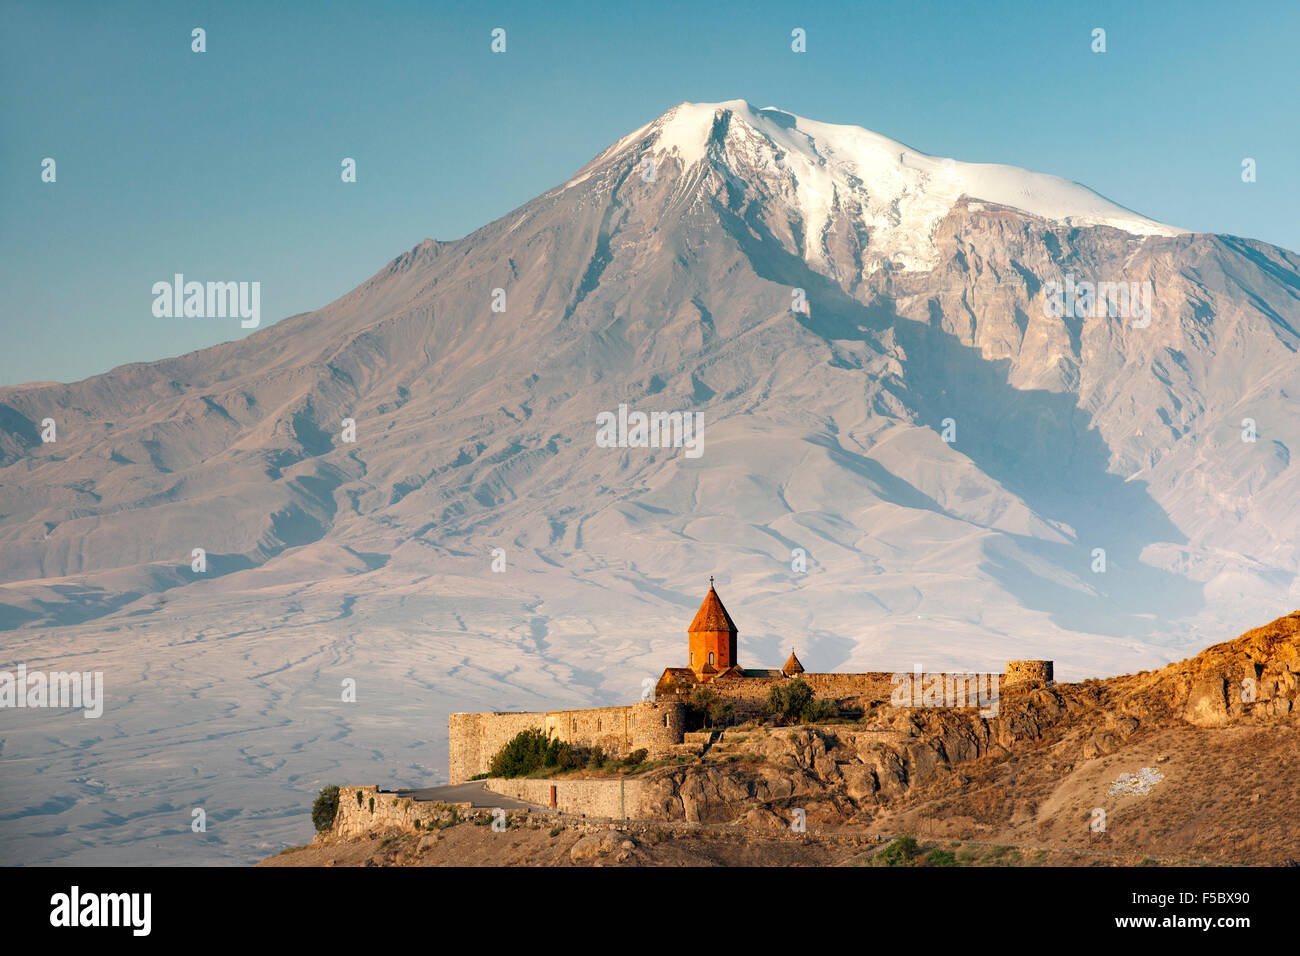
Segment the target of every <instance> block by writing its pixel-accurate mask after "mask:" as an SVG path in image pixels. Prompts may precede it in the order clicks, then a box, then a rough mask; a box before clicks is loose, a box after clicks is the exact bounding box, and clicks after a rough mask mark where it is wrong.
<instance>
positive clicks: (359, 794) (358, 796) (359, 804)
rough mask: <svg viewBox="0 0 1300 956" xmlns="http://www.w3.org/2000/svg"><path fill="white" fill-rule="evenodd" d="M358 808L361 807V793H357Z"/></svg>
mask: <svg viewBox="0 0 1300 956" xmlns="http://www.w3.org/2000/svg"><path fill="white" fill-rule="evenodd" d="M357 806H361V791H360V790H358V791H357Z"/></svg>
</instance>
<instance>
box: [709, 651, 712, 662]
mask: <svg viewBox="0 0 1300 956" xmlns="http://www.w3.org/2000/svg"><path fill="white" fill-rule="evenodd" d="M709 663H710V664H712V663H713V651H709Z"/></svg>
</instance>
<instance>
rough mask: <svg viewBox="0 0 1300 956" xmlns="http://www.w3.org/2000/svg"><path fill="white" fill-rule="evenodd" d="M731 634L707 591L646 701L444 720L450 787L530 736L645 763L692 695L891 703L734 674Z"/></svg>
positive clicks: (852, 685) (1028, 672) (1013, 675)
mask: <svg viewBox="0 0 1300 956" xmlns="http://www.w3.org/2000/svg"><path fill="white" fill-rule="evenodd" d="M710 585H712V579H710ZM738 633H739V631H738V630H737V629H736V625H735V622H734V621H732V619H731V615H730V614H728V613H727V609H726V608H725V607H723V606H722V601H721V599H720V598H719V597H718V594H717V592H716V591H715V590H714V589H713V587H712V586H710V587H709V593H708V595H707V596H706V597H705V599H704V603H703V604H702V605H701V606H700V610H699V612H698V613H697V614H696V615H695V620H694V621H692V622H691V626H690V627H689V628H688V629H687V637H688V647H687V660H688V666H687V667H669V668H667V669H666V670H665V671H664V673H663V676H662V677H660V678H659V683H658V685H656V687H655V700H654V701H643V702H640V703H636V704H632V705H631V706H628V707H597V708H594V709H589V710H552V711H547V712H545V713H523V714H520V713H485V714H451V715H449V716H448V718H447V731H448V736H449V738H450V758H449V763H450V767H449V770H450V777H451V782H452V783H453V784H455V783H462V782H464V781H466V780H469V779H470V778H472V777H476V776H480V775H483V774H486V773H487V772H488V768H489V766H490V765H491V763H492V758H493V757H494V756H496V754H497V752H498V751H499V750H500V749H501V748H502V746H504V745H505V744H506V743H507V742H508V741H510V740H511V739H513V738H514V737H515V736H516V735H517V734H519V733H521V732H522V731H525V730H529V729H531V728H537V729H538V730H540V731H542V732H543V733H544V734H546V736H547V737H548V738H554V739H558V740H564V741H567V742H569V743H572V744H574V745H576V746H581V747H600V748H601V749H602V750H604V751H605V752H606V753H608V754H619V755H622V754H628V753H631V752H632V751H634V750H639V749H641V748H644V749H645V750H646V751H647V752H648V754H649V755H650V756H653V757H660V756H666V755H668V754H670V753H673V752H675V751H674V748H677V747H679V745H681V744H682V743H683V740H684V734H685V732H686V703H687V701H688V700H689V699H690V697H691V695H692V694H693V693H694V692H695V690H696V689H697V688H699V687H707V688H708V689H709V690H711V691H712V692H713V693H714V694H715V695H716V696H718V697H720V698H722V699H723V700H726V701H729V702H731V703H732V704H733V707H734V710H735V713H736V716H737V717H738V718H740V719H742V720H743V719H746V718H750V717H755V716H758V715H759V714H761V713H762V712H763V708H764V705H765V704H766V703H767V698H768V694H769V693H770V692H771V690H772V688H773V687H775V686H777V685H779V684H782V683H785V682H787V681H791V680H796V679H797V680H802V681H803V682H804V683H806V684H808V685H809V686H810V687H811V688H812V691H813V694H814V695H815V696H816V697H818V698H820V699H823V700H829V701H831V702H833V703H835V704H836V705H837V706H839V707H840V708H841V709H850V708H862V709H866V708H868V707H870V706H871V705H873V704H879V703H882V702H888V701H889V700H890V698H891V692H892V690H893V687H894V681H893V678H894V674H893V673H890V672H887V671H874V672H869V673H863V674H808V673H805V672H804V669H803V665H802V664H800V663H799V659H798V658H797V657H796V656H795V655H794V653H793V652H791V654H790V659H789V660H788V661H786V663H785V666H784V667H782V668H781V669H780V670H755V669H746V668H742V667H740V666H739V665H738V664H737V663H736V661H737V640H736V638H737V634H738ZM1051 682H1052V662H1051V661H1008V662H1007V669H1006V672H1005V673H1004V674H1002V675H999V684H1000V685H1002V686H1006V687H1016V686H1018V687H1021V688H1029V687H1035V686H1038V687H1041V686H1044V685H1046V684H1050V683H1051ZM367 799H368V798H367ZM584 799H585V798H584ZM606 809H608V808H606ZM611 815H612V814H611Z"/></svg>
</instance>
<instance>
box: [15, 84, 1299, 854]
mask: <svg viewBox="0 0 1300 956" xmlns="http://www.w3.org/2000/svg"><path fill="white" fill-rule="evenodd" d="M1067 278H1069V279H1070V281H1071V282H1074V281H1076V280H1078V281H1091V282H1116V283H1119V282H1123V283H1137V284H1139V285H1141V284H1142V283H1150V291H1151V295H1150V313H1149V318H1150V322H1149V324H1144V322H1143V319H1142V317H1141V316H1125V315H1122V314H1116V315H1111V314H1110V313H1109V311H1107V310H1102V311H1101V312H1100V314H1097V315H1089V316H1086V317H1084V316H1080V315H1078V314H1072V315H1061V316H1053V315H1051V314H1050V313H1051V308H1050V305H1051V302H1050V300H1051V298H1052V295H1053V292H1052V290H1053V289H1055V288H1056V286H1055V285H1053V284H1054V283H1063V282H1064V281H1065V280H1066V279H1067ZM495 290H501V292H502V294H503V297H504V298H503V297H502V295H497V294H496V292H495ZM502 302H504V311H494V310H493V306H494V304H497V305H500V304H502ZM148 321H167V320H159V319H153V318H149V319H148ZM1297 329H1300V259H1297V257H1296V255H1295V254H1294V253H1291V252H1288V251H1286V250H1282V249H1278V248H1275V247H1272V246H1269V245H1266V244H1264V243H1259V242H1254V241H1251V240H1248V239H1239V238H1236V237H1231V236H1218V235H1197V234H1189V233H1185V232H1182V231H1180V230H1178V229H1176V228H1173V227H1169V226H1166V225H1163V224H1160V223H1156V222H1153V221H1151V220H1150V219H1146V218H1144V217H1142V216H1140V215H1138V214H1137V213H1133V212H1131V211H1129V210H1126V209H1123V208H1122V207H1119V206H1117V205H1116V204H1114V203H1111V202H1109V201H1107V200H1105V199H1103V198H1101V197H1099V196H1097V195H1096V194H1095V193H1092V192H1091V191H1089V190H1087V189H1085V188H1083V187H1081V186H1078V185H1077V184H1072V183H1066V182H1064V181H1062V180H1059V179H1056V178H1054V177H1050V176H1043V175H1040V174H1034V173H1028V172H1026V171H1024V170H1016V169H1013V168H1011V167H990V166H979V165H972V164H963V163H958V162H953V161H945V160H942V159H938V158H934V157H928V156H925V155H924V154H921V153H918V152H917V151H915V150H911V149H908V148H907V147H905V146H902V145H901V144H897V143H893V142H892V141H890V140H888V139H886V138H884V137H881V136H878V135H876V134H873V133H869V132H867V131H865V130H858V129H854V128H847V127H831V126H827V125H825V124H818V123H815V122H811V121H808V120H805V119H803V118H800V117H795V116H792V115H790V114H787V113H783V112H781V111H779V110H772V109H756V108H754V107H752V106H750V105H749V104H747V103H744V102H743V101H733V102H728V103H720V104H683V105H682V106H681V107H678V108H676V109H674V110H671V111H669V113H667V114H665V115H664V116H663V117H660V118H659V119H657V120H655V121H654V122H652V123H650V124H648V125H647V126H645V127H643V128H641V129H639V130H637V131H635V132H634V133H632V134H630V135H629V136H627V137H625V138H624V139H622V140H620V141H619V142H618V143H616V144H614V145H613V146H611V147H610V148H609V149H608V150H606V151H605V152H604V153H602V154H601V155H600V156H598V157H596V158H595V159H594V160H593V161H592V162H591V163H589V164H588V165H587V166H586V167H584V168H583V169H582V170H580V171H579V172H578V173H577V174H576V175H575V176H574V177H573V178H572V179H571V180H570V181H569V182H567V183H565V184H562V185H560V186H557V188H555V189H554V190H551V191H550V192H548V193H546V194H544V195H542V196H539V197H538V198H537V199H535V200H533V201H532V202H529V203H527V204H526V205H524V206H522V207H520V208H519V209H517V210H515V211H514V212H512V213H511V214H509V215H508V216H505V217H503V218H501V219H499V220H497V221H495V222H492V223H489V224H488V225H486V226H484V227H483V228H482V229H480V230H478V231H476V232H474V233H473V234H471V235H469V236H466V237H464V238H462V239H458V240H455V241H449V242H444V241H434V240H428V241H425V242H423V243H420V244H419V245H417V246H416V247H415V248H413V249H411V250H410V251H408V252H405V253H403V254H402V255H400V256H398V257H397V258H395V259H394V260H393V261H392V262H391V263H389V264H388V265H386V266H385V267H384V268H382V269H381V270H380V271H379V272H377V273H376V274H375V275H374V276H373V277H372V278H371V279H370V280H368V281H367V282H365V283H363V284H362V285H361V286H359V287H358V288H356V289H355V290H353V291H352V292H350V293H348V294H347V295H346V296H344V297H342V298H341V299H339V300H338V301H336V302H333V303H330V304H329V305H327V306H325V307H324V308H322V309H320V310H317V311H315V312H312V313H309V314H304V315H298V316H293V317H290V318H286V319H283V320H282V321H280V322H277V323H275V324H274V325H272V326H270V327H267V328H263V329H260V330H258V331H257V332H255V333H254V334H252V335H249V336H248V337H246V338H243V339H240V340H238V341H233V342H229V343H226V344H224V345H220V346H217V347H214V348H210V349H204V350H202V351H199V352H195V353H192V354H189V355H183V356H179V357H177V358H173V359H168V360H165V361H161V362H153V363H148V364H139V365H130V366H125V367H122V368H118V369H114V370H113V371H111V372H108V373H106V374H104V375H99V376H95V377H93V378H90V379H86V380H85V381H81V382H75V383H71V384H51V383H40V384H33V385H28V386H20V387H12V388H3V389H0V627H4V628H7V629H8V630H7V634H6V646H7V648H8V649H9V656H10V657H11V658H12V661H14V662H16V661H19V660H24V661H27V662H28V663H29V664H32V665H33V666H35V663H36V662H43V663H44V665H45V666H49V667H56V666H60V665H63V664H65V663H66V662H67V661H69V660H72V659H74V658H75V659H76V660H77V662H78V664H79V665H80V666H84V667H86V668H90V669H105V670H106V671H107V672H108V673H109V674H110V675H112V680H111V681H110V687H111V688H112V694H113V698H112V699H113V701H115V703H111V706H110V709H109V711H108V712H107V714H106V717H105V718H104V720H103V721H102V726H101V727H100V728H99V729H97V731H96V736H97V737H99V738H100V741H99V743H97V744H96V745H95V747H94V748H93V749H92V755H93V760H91V762H90V764H89V765H87V763H86V761H85V760H84V759H83V758H80V757H78V756H77V753H78V751H77V750H76V748H68V747H66V746H65V744H66V742H67V741H68V740H75V739H80V738H79V737H78V736H77V735H78V734H79V733H81V732H82V731H84V729H85V728H84V727H81V726H80V725H76V726H75V727H74V726H72V725H64V724H60V723H58V721H61V720H63V719H64V718H63V717H57V718H51V720H52V721H53V722H52V723H50V724H43V723H42V724H37V723H35V722H32V721H29V722H27V723H24V724H22V725H21V726H19V727H16V728H15V730H14V731H13V732H12V733H8V732H6V737H5V748H6V749H5V756H6V760H7V762H8V769H9V770H10V773H11V774H12V776H11V779H13V780H15V781H19V783H21V781H24V780H25V781H27V782H28V783H30V784H32V785H33V787H34V786H35V781H36V777H37V776H38V775H43V778H42V779H43V781H44V785H45V786H47V787H48V785H49V781H51V780H57V781H60V783H59V786H58V793H57V794H55V795H54V796H53V797H52V798H51V799H52V800H54V804H53V805H52V806H53V808H54V809H53V811H52V812H53V813H54V820H55V821H56V822H55V823H54V825H53V829H52V830H51V832H52V833H54V834H55V835H54V836H52V837H50V838H49V839H46V840H44V841H42V842H41V846H42V847H45V848H49V847H54V846H56V845H58V846H62V849H56V850H55V851H53V852H55V854H56V856H59V854H62V853H68V854H77V853H81V852H85V851H84V848H83V844H81V843H80V842H78V840H79V836H78V835H83V836H84V835H85V834H89V836H87V837H85V838H86V839H89V840H91V842H92V843H94V842H95V841H100V840H106V839H109V840H114V841H119V842H120V844H121V845H122V846H123V847H126V846H135V845H139V846H144V845H145V844H144V843H143V842H141V841H144V840H146V839H148V838H149V837H150V835H151V834H155V833H156V832H157V831H158V827H159V826H161V823H159V822H156V820H155V818H157V819H158V820H160V819H161V817H162V816H163V815H165V812H166V811H165V810H164V809H162V808H163V807H164V805H170V801H171V800H174V799H180V800H185V801H190V802H191V803H193V802H196V801H201V800H205V799H206V800H212V801H225V802H228V804H229V807H230V813H231V814H232V818H231V819H232V821H233V822H232V823H231V824H230V825H231V826H232V827H234V828H236V829H240V828H242V829H240V832H242V833H243V834H244V835H245V837H248V838H256V839H261V837H262V835H264V834H265V833H266V832H267V831H266V823H265V821H264V820H253V819H250V814H249V813H248V812H247V811H246V810H244V809H241V808H248V807H250V806H251V807H266V808H274V809H273V810H268V811H267V812H271V813H273V814H278V813H283V814H285V815H286V816H287V815H290V814H292V812H293V808H294V807H296V806H298V805H299V804H300V801H301V796H302V791H303V790H304V789H306V788H310V785H311V784H312V783H313V782H315V781H318V780H319V779H320V778H321V777H322V775H324V774H326V773H327V772H328V771H329V769H330V768H332V767H334V766H339V765H342V766H348V767H351V768H355V770H356V771H357V772H359V773H361V774H362V776H363V777H371V778H375V779H391V778H393V777H394V776H395V775H396V776H397V777H398V778H399V779H401V780H402V781H403V782H407V783H410V784H425V783H429V782H436V781H438V780H439V779H440V776H439V775H440V774H441V773H442V772H443V768H445V766H446V753H445V749H444V747H445V744H444V743H443V742H442V740H441V739H440V735H432V737H431V735H430V734H428V733H427V732H425V731H424V729H423V728H426V727H430V726H434V727H436V726H443V722H444V721H445V714H446V713H447V712H448V711H464V710H497V709H500V710H506V709H527V710H538V709H548V708H555V707H563V706H590V705H598V704H617V703H624V702H626V701H628V700H630V699H635V698H636V697H637V696H638V695H639V693H640V688H641V685H642V681H643V680H644V679H645V678H646V677H650V678H654V677H657V676H658V675H659V674H660V673H662V670H663V668H664V667H665V666H669V665H675V664H680V663H681V662H682V655H683V653H684V636H683V634H682V631H683V629H684V627H685V624H686V622H687V621H689V619H690V615H691V614H692V613H693V611H694V608H695V605H696V604H697V603H698V597H699V591H700V588H701V585H702V584H703V581H704V579H705V577H706V576H707V575H708V574H710V573H712V574H715V575H717V577H718V581H719V587H720V588H722V589H724V593H725V594H726V595H727V597H728V603H729V606H730V607H732V609H733V613H734V614H735V616H736V619H737V623H738V625H739V627H740V629H741V639H740V640H741V645H740V646H741V652H740V653H741V662H742V664H745V665H750V666H778V665H779V664H780V662H781V661H782V660H784V659H785V657H786V656H787V654H788V653H789V648H790V645H791V644H795V645H797V647H798V650H799V656H800V659H801V660H802V661H803V662H804V664H805V665H806V666H807V667H808V668H809V669H810V670H821V671H829V670H859V671H865V670H889V669H892V668H896V667H903V668H908V667H910V666H911V665H912V664H914V663H921V664H922V665H923V666H924V667H925V668H926V669H928V670H938V669H963V670H982V671H988V670H994V669H998V668H1000V667H1001V664H1002V662H1003V661H1005V660H1008V659H1015V658H1024V657H1034V658H1053V659H1055V660H1056V662H1057V675H1058V676H1059V677H1061V678H1072V679H1073V678H1081V677H1086V676H1090V675H1102V674H1113V673H1121V672H1130V671H1134V670H1139V669H1142V668H1152V667H1157V666H1161V665H1163V664H1164V663H1166V662H1168V661H1169V660H1171V659H1173V658H1175V657H1178V656H1181V655H1184V654H1186V653H1190V652H1194V651H1196V650H1199V649H1200V648H1202V647H1204V646H1205V645H1207V644H1209V643H1211V642H1212V641H1213V640H1215V639H1216V637H1217V636H1218V635H1221V634H1223V633H1228V632H1230V631H1231V629H1232V628H1233V626H1234V622H1235V621H1237V620H1239V619H1240V616H1241V614H1242V608H1243V607H1250V608H1257V609H1258V608H1270V609H1275V611H1276V612H1281V611H1282V610H1285V609H1286V608H1289V607H1294V606H1296V605H1297V604H1300V590H1298V589H1297V583H1296V582H1297V570H1298V564H1300V555H1298V554H1297V550H1296V541H1297V540H1298V537H1297V532H1298V531H1300V527H1298V523H1300V516H1298V515H1300V512H1297V510H1296V509H1295V507H1294V502H1295V501H1296V500H1300V487H1298V484H1300V482H1298V476H1300V472H1298V471H1297V469H1296V466H1295V465H1294V464H1293V463H1292V461H1291V454H1290V449H1291V448H1293V447H1296V444H1297V442H1298V441H1300V413H1298V411H1297V408H1298V406H1297V403H1296V398H1295V396H1296V395H1297V394H1300V363H1297V361H1296V350H1297V346H1298V345H1300V338H1298V336H1297V331H1296V330H1297ZM620 405H627V406H629V408H630V409H632V410H634V411H644V412H681V413H688V414H699V415H700V416H702V420H703V424H704V428H703V432H702V444H701V446H700V450H701V452H702V453H701V454H700V455H699V456H698V457H695V456H692V455H690V454H688V453H687V450H686V449H684V448H639V447H604V446H603V444H602V443H601V442H600V441H598V434H597V432H598V429H597V424H596V423H597V417H598V416H600V415H601V414H602V413H617V411H618V409H619V406H620ZM47 418H52V419H54V420H55V422H56V423H57V428H58V439H57V441H56V442H54V443H51V444H46V443H43V442H42V441H41V437H40V433H41V430H42V427H43V426H42V423H43V422H44V420H45V419H47ZM345 419H350V420H352V421H353V422H355V427H356V441H355V442H347V441H345V440H344V437H343V428H344V425H343V423H344V420H345ZM1245 419H1251V420H1252V421H1253V423H1254V426H1253V427H1254V430H1255V434H1256V437H1257V440H1255V441H1243V439H1242V435H1243V421H1244V420H1245ZM946 439H951V440H946ZM199 548H201V549H203V550H204V551H205V553H206V562H207V565H206V570H205V571H203V572H202V573H196V572H195V571H194V570H192V567H191V562H192V560H193V557H192V556H193V553H194V550H195V549H199ZM1099 549H1100V550H1101V551H1104V571H1103V570H1101V567H1102V565H1100V564H1099V563H1098V562H1099V557H1098V555H1099ZM498 572H499V573H498ZM1252 613H1255V612H1252ZM346 679H352V680H357V681H359V682H360V687H361V688H362V694H361V695H360V696H359V698H358V705H357V706H354V707H352V708H351V709H347V708H346V707H345V706H341V704H340V700H339V698H340V693H339V686H340V683H341V682H342V681H343V680H346ZM67 719H68V720H70V721H79V720H80V717H79V715H71V716H70V717H68V718H67ZM160 729H161V732H162V733H163V734H165V735H166V737H167V741H166V744H165V746H166V748H168V764H167V767H168V769H167V770H166V771H165V772H161V773H160V772H159V771H158V770H157V769H156V768H154V769H146V768H145V767H144V766H143V765H142V764H141V763H140V762H139V759H138V758H139V756H140V751H139V747H140V744H139V743H138V741H139V740H140V739H141V738H140V736H139V735H141V734H147V733H150V732H152V731H158V730H160ZM232 735H233V737H232ZM230 739H240V740H241V744H240V745H239V746H238V747H236V748H235V749H234V750H233V751H229V752H228V751H226V750H222V749H217V750H215V751H214V750H213V747H212V741H213V740H227V741H229V740H230ZM160 741H161V738H159V737H154V738H153V743H154V744H159V743H160ZM50 753H53V754H54V755H55V756H54V757H52V758H50V757H47V756H42V755H46V754H50ZM195 768H197V771H195ZM192 771H195V772H192ZM15 785H16V786H17V785H19V784H15ZM232 788H233V789H232ZM163 792H165V793H167V794H169V795H170V796H169V797H168V798H167V799H162V798H161V797H159V798H158V799H155V800H154V801H153V802H152V803H151V804H150V806H151V807H152V808H153V809H150V810H149V811H148V813H146V814H144V815H143V816H141V817H139V818H131V819H128V820H126V821H124V822H120V823H115V824H114V825H113V826H111V827H108V828H107V829H105V828H102V827H100V824H102V823H104V822H105V821H106V820H111V819H116V818H115V817H113V816H112V814H113V811H112V809H111V808H112V806H113V803H114V801H115V800H122V799H135V798H137V797H138V796H139V795H141V794H145V795H148V794H154V795H155V796H157V795H158V794H160V793H163ZM47 811H49V806H47V804H46V802H45V801H35V802H33V803H32V805H31V806H30V807H25V808H24V809H23V810H22V811H21V813H20V816H24V815H36V814H40V815H44V814H45V813H46V812H47ZM282 825H283V826H285V827H288V826H289V824H288V823H284V824H282ZM245 837H238V838H235V839H234V843H232V844H231V845H230V846H231V847H237V846H242V845H243V844H241V843H240V841H241V840H243V839H244V838H245ZM12 839H13V841H14V843H15V844H22V843H23V842H24V841H25V840H26V839H27V838H26V837H24V836H23V835H22V834H15V835H14V836H13V838H12ZM59 841H64V842H63V843H62V844H60V843H59ZM42 852H44V851H42ZM213 852H214V853H217V854H223V853H227V852H230V853H241V852H243V853H245V858H247V853H248V852H249V851H247V850H239V849H228V848H227V847H226V846H214V848H213Z"/></svg>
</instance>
